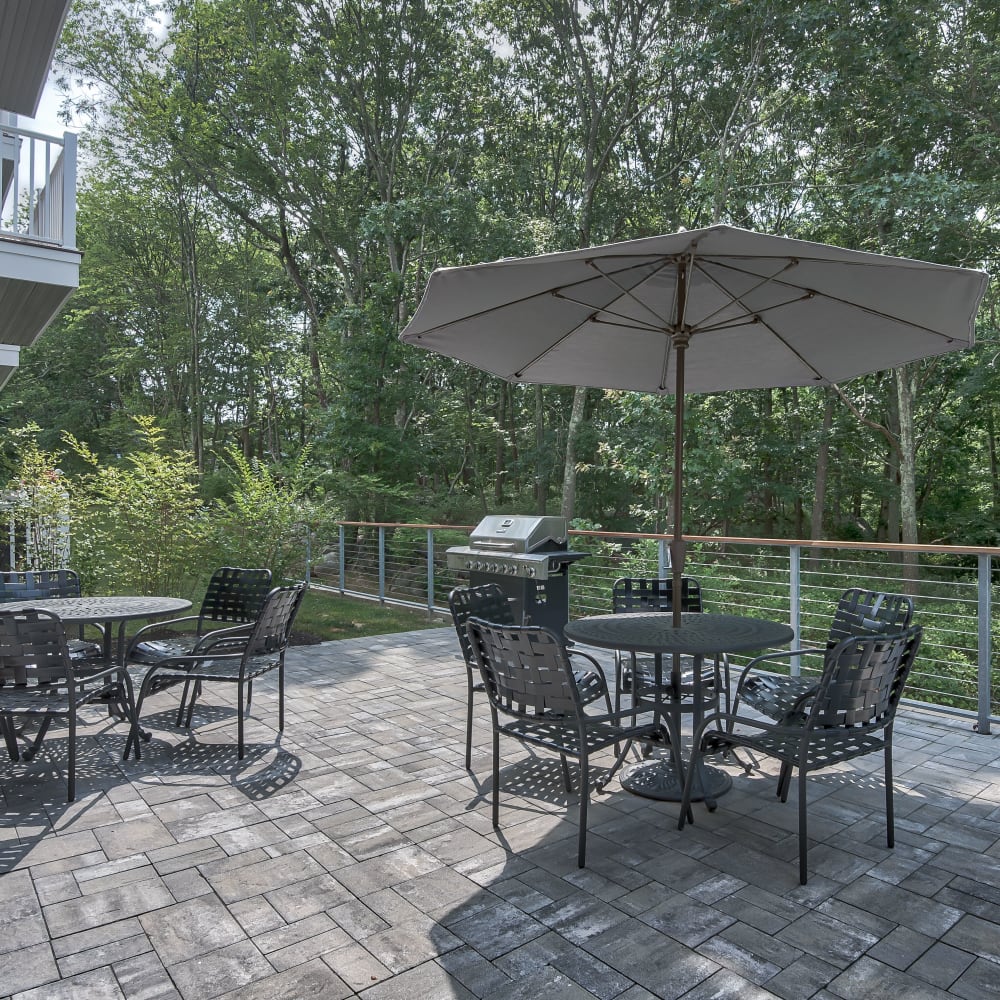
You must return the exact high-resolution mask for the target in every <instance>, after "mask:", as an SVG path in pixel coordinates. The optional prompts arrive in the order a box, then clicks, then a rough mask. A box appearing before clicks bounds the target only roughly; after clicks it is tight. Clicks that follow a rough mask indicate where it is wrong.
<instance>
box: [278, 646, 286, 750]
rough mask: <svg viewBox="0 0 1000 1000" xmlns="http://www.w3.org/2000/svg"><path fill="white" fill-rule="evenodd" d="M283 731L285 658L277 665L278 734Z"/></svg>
mask: <svg viewBox="0 0 1000 1000" xmlns="http://www.w3.org/2000/svg"><path fill="white" fill-rule="evenodd" d="M284 731H285V658H284V657H282V658H281V660H280V661H279V663H278V732H279V733H283V732H284Z"/></svg>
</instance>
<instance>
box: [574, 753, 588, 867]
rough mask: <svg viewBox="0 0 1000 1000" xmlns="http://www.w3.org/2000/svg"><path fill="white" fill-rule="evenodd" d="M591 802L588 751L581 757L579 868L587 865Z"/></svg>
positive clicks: (577, 853) (577, 852) (577, 854)
mask: <svg viewBox="0 0 1000 1000" xmlns="http://www.w3.org/2000/svg"><path fill="white" fill-rule="evenodd" d="M589 800H590V764H589V761H588V760H587V751H586V750H584V751H583V753H582V755H581V756H580V839H579V842H578V845H577V851H576V863H577V866H578V867H579V868H585V867H586V864H587V803H588V802H589Z"/></svg>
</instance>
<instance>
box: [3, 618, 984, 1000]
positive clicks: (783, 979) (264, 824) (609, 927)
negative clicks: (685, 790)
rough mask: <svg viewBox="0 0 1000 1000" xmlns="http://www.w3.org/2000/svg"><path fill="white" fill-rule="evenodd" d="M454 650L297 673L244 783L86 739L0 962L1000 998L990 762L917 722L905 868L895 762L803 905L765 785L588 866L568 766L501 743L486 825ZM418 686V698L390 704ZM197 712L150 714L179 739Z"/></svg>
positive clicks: (793, 853)
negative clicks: (122, 759) (180, 727)
mask: <svg viewBox="0 0 1000 1000" xmlns="http://www.w3.org/2000/svg"><path fill="white" fill-rule="evenodd" d="M455 644H456V641H455V639H454V633H453V631H452V630H451V629H450V628H448V629H442V630H436V631H432V632H429V633H428V632H419V633H412V634H410V635H406V636H391V637H381V638H379V637H376V638H373V639H359V640H344V641H343V642H339V643H335V644H330V646H323V647H309V648H301V649H294V650H292V651H291V653H290V654H289V717H288V720H287V722H288V724H287V726H286V730H285V734H284V736H283V737H282V739H281V742H280V748H279V745H278V743H277V740H276V734H275V733H274V731H273V729H271V728H270V725H271V724H273V723H268V721H267V720H268V718H269V717H273V716H274V715H276V705H275V703H274V700H273V699H274V691H273V689H268V688H265V690H263V691H262V692H261V693H260V702H261V704H260V714H259V717H257V718H255V719H254V720H253V722H252V726H251V729H252V737H251V739H252V742H253V743H254V747H253V749H252V752H251V754H250V755H248V759H247V761H246V762H245V765H241V766H237V762H236V758H235V754H234V753H233V740H234V739H235V732H234V731H232V730H233V728H234V727H232V726H231V725H228V724H225V725H219V726H218V727H216V726H214V725H211V724H205V725H202V726H200V727H199V728H198V729H196V731H195V733H194V734H193V736H192V737H191V738H187V737H186V736H185V735H182V734H179V733H178V734H175V733H173V731H172V727H168V728H167V729H166V730H164V731H162V734H161V732H160V731H156V733H155V734H154V739H153V743H152V744H150V747H149V753H148V754H146V755H144V756H145V757H147V758H148V759H146V760H144V761H143V763H142V764H141V765H133V766H132V767H130V768H128V769H125V770H121V769H119V768H118V766H117V762H116V761H114V760H113V759H112V758H113V755H114V754H115V753H120V741H117V742H114V743H112V742H111V741H108V742H107V744H106V745H105V744H103V743H101V742H100V741H99V740H93V741H90V742H89V746H88V753H91V754H93V753H107V754H109V755H110V756H109V764H111V765H112V766H110V767H108V768H104V767H102V769H101V770H102V774H104V772H107V775H108V780H106V781H103V780H102V782H101V784H100V785H93V786H92V787H89V788H87V789H85V790H82V794H81V799H80V801H79V802H78V803H76V804H74V805H73V806H72V807H71V808H63V803H62V801H61V800H62V799H63V798H64V795H65V782H64V779H63V778H62V777H61V776H59V777H58V780H57V779H56V778H52V779H51V780H48V779H43V780H41V781H39V782H38V783H37V785H33V784H29V783H26V782H20V781H18V782H15V783H12V784H11V785H10V786H9V787H8V786H7V785H5V786H4V788H3V790H2V791H0V795H4V796H5V799H4V805H5V809H4V810H3V811H2V812H0V870H2V869H3V868H6V869H9V870H10V874H7V875H5V876H3V877H2V878H0V952H3V951H4V950H5V949H6V950H7V952H8V955H7V956H5V960H6V964H5V965H4V964H0V968H2V969H4V970H5V973H9V972H10V971H11V970H20V972H19V973H18V974H23V975H27V978H26V979H23V980H22V983H21V986H20V987H19V989H20V990H21V992H24V991H32V994H31V995H32V998H33V1000H42V998H43V997H44V998H45V1000H48V998H49V997H51V996H56V997H61V996H66V995H72V996H73V998H74V1000H76V998H77V997H78V996H79V997H80V1000H84V998H86V1000H90V994H89V992H86V991H88V990H91V989H92V990H93V992H94V995H95V996H98V997H100V996H102V995H105V994H106V995H110V996H121V995H123V996H124V997H125V1000H181V998H182V1000H188V998H189V997H190V998H194V1000H210V997H214V996H216V995H219V994H227V993H228V994H229V995H230V996H232V997H240V998H244V997H245V998H251V1000H256V998H258V997H261V998H263V997H268V998H270V997H272V996H273V997H277V998H280V1000H286V998H291V997H299V996H302V997H308V998H309V1000H312V998H313V997H314V996H315V997H316V998H317V1000H318V998H319V997H323V996H330V997H332V998H334V1000H339V998H341V997H346V996H349V995H351V994H352V993H360V994H362V995H364V996H371V997H372V998H374V1000H385V998H390V1000H410V997H417V998H420V1000H423V998H426V1000H437V997H442V998H443V997H445V996H447V997H449V998H454V997H469V996H476V997H480V998H482V997H488V998H495V1000H501V998H502V1000H518V998H524V1000H529V998H530V1000H535V998H536V997H539V996H543V995H544V996H545V997H546V1000H550V998H563V997H564V998H573V1000H578V998H583V997H591V998H593V997H598V998H600V1000H650V998H653V997H656V998H658V1000H663V998H665V997H676V996H681V995H685V994H686V995H687V996H688V997H691V998H694V1000H703V998H708V997H728V996H740V997H741V998H742V997H747V998H750V1000H755V998H760V997H763V996H768V995H774V996H778V997H782V998H784V1000H807V998H808V1000H834V998H838V997H840V998H845V997H848V996H850V997H851V998H852V1000H853V997H855V996H865V997H868V996H874V997H875V998H876V1000H877V998H879V997H886V998H887V1000H888V998H891V1000H911V998H914V997H920V998H921V1000H923V998H927V1000H938V998H940V997H941V996H942V995H943V994H942V991H943V990H944V989H946V988H948V989H950V994H949V995H951V996H958V997H967V998H979V997H989V996H993V997H996V996H997V994H996V992H995V988H994V981H995V980H997V978H998V977H997V976H996V975H995V972H996V970H997V969H1000V958H998V956H997V953H996V951H995V947H996V946H995V945H994V941H995V940H996V938H997V937H998V931H997V928H998V927H1000V924H998V922H997V917H996V914H997V912H998V909H997V907H998V906H1000V841H998V839H997V836H996V832H997V831H998V830H1000V750H996V749H995V748H994V747H993V744H994V742H995V741H993V740H990V739H989V738H983V737H981V736H978V735H976V734H972V733H970V732H969V731H968V729H967V727H965V726H963V725H961V724H960V723H959V722H958V721H955V720H948V719H943V718H942V719H938V718H934V717H932V716H929V715H927V714H913V713H909V712H908V711H907V712H903V713H901V715H900V718H899V719H898V720H897V753H896V758H897V760H896V763H897V772H898V780H897V788H898V794H897V812H898V820H899V822H898V824H897V827H898V829H897V847H896V849H895V850H894V851H887V850H886V848H885V841H884V836H885V826H884V816H883V814H882V802H881V793H880V776H879V772H878V767H876V766H874V765H873V767H872V768H865V767H861V768H858V769H857V770H856V774H857V775H858V776H860V780H855V781H847V780H844V779H843V778H842V777H841V776H839V775H835V776H832V778H831V780H829V781H821V780H820V779H819V778H817V779H816V780H814V781H812V782H811V783H810V829H811V832H812V834H813V836H814V837H817V838H822V837H823V836H826V835H829V837H830V839H829V840H828V841H826V842H823V841H821V840H818V841H817V842H815V843H814V845H813V847H812V849H811V852H810V858H811V864H810V880H809V884H808V885H807V886H805V887H802V886H799V884H798V866H797V863H796V858H797V843H796V836H795V825H796V814H795V808H794V803H790V804H789V806H788V807H787V808H785V809H781V808H780V807H777V806H775V804H774V802H773V783H774V777H775V774H776V771H774V770H773V769H771V770H768V771H766V773H763V774H755V775H754V776H752V777H751V778H749V779H744V778H743V777H742V776H737V779H736V781H735V784H734V788H733V790H732V791H731V792H730V793H729V794H728V795H727V796H726V797H725V799H724V800H723V801H721V802H720V808H719V810H717V811H716V812H715V813H712V814H708V813H706V812H705V811H704V810H702V809H700V807H699V811H698V813H697V815H696V823H695V825H694V826H693V827H688V828H686V829H685V830H684V831H683V832H678V831H677V830H676V829H675V816H676V807H675V806H671V805H670V804H664V803H659V802H653V801H651V800H646V799H642V798H639V797H637V796H632V795H629V794H627V793H625V792H624V791H622V790H621V789H620V788H618V787H617V786H614V787H613V788H612V789H609V792H608V793H607V794H606V795H603V796H600V797H596V796H595V797H594V802H593V807H592V810H591V823H590V831H591V837H590V838H589V845H588V847H589V850H588V859H589V863H588V867H587V868H586V869H584V870H580V869H578V868H577V867H576V859H575V847H576V843H575V840H576V826H575V823H576V815H577V814H576V806H577V801H578V800H577V799H576V796H575V795H573V796H570V797H567V796H566V793H565V791H564V790H563V789H562V786H561V774H560V769H559V765H558V760H556V759H554V758H549V757H543V756H539V757H537V758H535V760H532V758H531V756H530V755H528V754H526V753H525V751H524V749H523V748H522V747H520V746H519V745H516V744H511V745H510V746H507V745H505V746H504V748H503V754H504V762H503V790H502V799H501V810H502V811H501V824H502V826H501V831H500V835H499V836H498V835H497V834H496V833H495V832H494V831H493V829H492V826H491V823H490V815H489V790H488V778H489V750H490V747H489V742H490V737H489V718H488V713H487V712H486V711H485V706H483V705H481V706H480V708H481V711H480V712H479V715H478V717H477V721H476V727H477V728H476V740H475V743H476V761H475V763H476V767H477V772H476V774H475V775H470V774H468V773H467V772H466V771H465V769H464V760H463V739H464V725H465V719H464V698H465V678H464V671H463V670H461V669H458V670H456V669H455V667H456V666H458V667H459V668H460V664H459V663H458V661H457V660H456V659H455V656H454V654H455V652H456V650H455ZM415 669H416V670H419V671H420V676H421V678H422V682H423V687H424V692H423V696H422V698H421V699H420V700H419V702H414V701H413V700H412V699H403V698H401V697H400V695H399V688H398V677H399V675H400V672H402V671H413V670H415ZM178 693H179V692H165V693H164V694H163V695H161V696H158V698H162V705H161V706H160V708H159V710H161V711H163V712H165V713H166V714H165V716H164V717H165V718H168V719H169V717H170V712H171V710H172V709H171V705H174V706H176V695H177V694H178ZM216 697H217V698H218V699H219V701H218V702H215V701H213V703H212V704H213V705H217V704H220V703H221V704H223V705H225V706H226V709H227V711H231V710H232V709H233V693H232V692H227V691H222V692H219V693H218V694H215V693H213V699H214V698H216ZM256 714H257V713H255V715H256ZM608 760H610V755H608ZM595 763H596V766H604V765H605V764H606V763H607V761H603V760H602V761H598V762H595ZM875 763H876V764H877V762H875ZM852 773H855V772H854V771H853V770H852ZM869 774H870V775H873V776H874V777H873V778H872V779H871V780H869V778H868V777H867V776H868V775H869ZM484 779H485V780H484ZM484 790H485V794H484ZM54 831H57V832H54ZM175 834H176V835H178V836H183V837H186V838H188V839H185V840H183V841H181V842H174V841H173V837H174V835H175ZM352 852H353V853H352ZM359 858H360V859H363V860H358V859H359ZM5 918H6V919H5ZM46 921H48V923H46ZM654 925H655V926H654ZM177 928H181V930H180V931H177V930H176V929H177ZM154 945H156V946H157V947H158V948H159V949H160V950H161V952H162V953H163V955H164V957H165V958H166V960H167V962H168V967H165V965H164V963H163V962H162V961H161V959H160V957H159V955H158V953H157V952H156V951H154V950H153V949H154ZM5 973H0V995H3V990H4V988H5V986H7V983H6V982H5V981H4V974H5ZM81 990H83V991H84V992H81ZM102 990H103V991H104V994H102V992H101V991H102Z"/></svg>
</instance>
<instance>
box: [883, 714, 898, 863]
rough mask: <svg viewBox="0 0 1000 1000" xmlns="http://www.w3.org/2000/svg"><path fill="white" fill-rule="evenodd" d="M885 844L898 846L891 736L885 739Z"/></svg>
mask: <svg viewBox="0 0 1000 1000" xmlns="http://www.w3.org/2000/svg"><path fill="white" fill-rule="evenodd" d="M885 842H886V845H887V846H888V847H895V846H896V819H895V809H894V808H893V804H892V743H891V736H890V735H889V734H886V738H885Z"/></svg>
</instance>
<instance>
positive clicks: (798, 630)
mask: <svg viewBox="0 0 1000 1000" xmlns="http://www.w3.org/2000/svg"><path fill="white" fill-rule="evenodd" d="M788 605H789V606H788V616H789V625H791V626H792V632H793V633H794V636H793V638H792V648H793V649H798V648H799V647H800V646H801V645H802V642H801V638H802V546H801V545H789V546H788ZM791 668H792V676H793V677H798V675H799V674H800V673H801V672H802V661H801V657H798V656H793V657H792V660H791Z"/></svg>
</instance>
